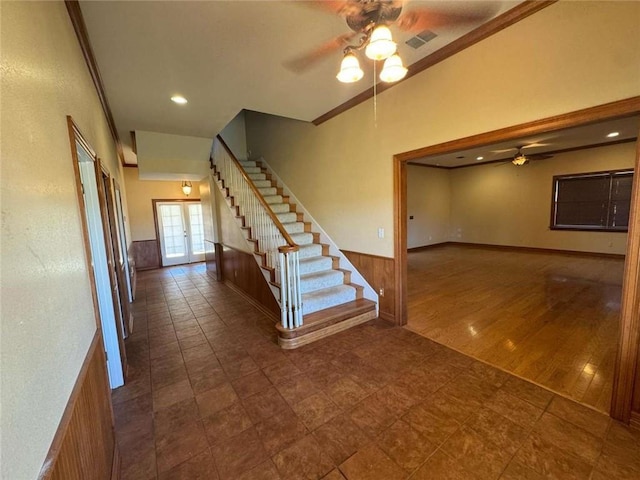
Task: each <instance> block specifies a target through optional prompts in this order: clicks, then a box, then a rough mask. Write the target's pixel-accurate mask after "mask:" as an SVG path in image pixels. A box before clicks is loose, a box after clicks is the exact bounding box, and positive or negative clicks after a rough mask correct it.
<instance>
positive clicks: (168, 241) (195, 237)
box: [157, 202, 204, 267]
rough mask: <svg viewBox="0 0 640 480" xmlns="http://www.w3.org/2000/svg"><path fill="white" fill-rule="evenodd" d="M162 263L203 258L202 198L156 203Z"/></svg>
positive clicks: (165, 264) (197, 260) (165, 265)
mask: <svg viewBox="0 0 640 480" xmlns="http://www.w3.org/2000/svg"><path fill="white" fill-rule="evenodd" d="M157 215H158V230H159V237H160V250H161V252H162V266H163V267H168V266H170V265H179V264H182V263H193V262H202V261H204V226H203V220H202V206H201V205H200V202H197V203H196V202H166V203H160V202H159V203H157Z"/></svg>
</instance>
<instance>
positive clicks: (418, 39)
mask: <svg viewBox="0 0 640 480" xmlns="http://www.w3.org/2000/svg"><path fill="white" fill-rule="evenodd" d="M437 36H438V35H437V34H436V33H433V32H432V31H431V30H424V31H422V32H420V33H419V34H418V35H416V36H415V37H411V38H410V39H409V40H407V41H406V42H404V43H406V44H407V45H409V46H410V47H411V48H415V49H418V48H420V47H421V46H422V45H424V44H425V43H427V42H429V41H431V40H433V39H434V38H436V37H437Z"/></svg>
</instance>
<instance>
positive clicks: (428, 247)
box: [407, 242, 453, 252]
mask: <svg viewBox="0 0 640 480" xmlns="http://www.w3.org/2000/svg"><path fill="white" fill-rule="evenodd" d="M452 243H453V242H441V243H432V244H430V245H422V246H421V247H411V248H407V252H422V251H423V250H433V249H434V248H442V247H446V246H447V245H451V244H452Z"/></svg>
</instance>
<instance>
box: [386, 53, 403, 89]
mask: <svg viewBox="0 0 640 480" xmlns="http://www.w3.org/2000/svg"><path fill="white" fill-rule="evenodd" d="M406 74H407V69H406V68H405V67H404V65H402V59H401V58H400V55H398V54H397V53H396V54H394V55H391V56H390V57H389V58H387V59H386V60H385V61H384V66H383V67H382V71H381V72H380V80H382V81H383V82H388V83H390V82H397V81H398V80H401V79H403V78H404V76H405V75H406Z"/></svg>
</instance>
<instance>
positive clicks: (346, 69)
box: [336, 53, 364, 83]
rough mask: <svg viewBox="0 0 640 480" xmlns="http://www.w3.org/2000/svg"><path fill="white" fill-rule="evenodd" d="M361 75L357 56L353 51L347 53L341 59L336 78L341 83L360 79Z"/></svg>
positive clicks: (362, 73)
mask: <svg viewBox="0 0 640 480" xmlns="http://www.w3.org/2000/svg"><path fill="white" fill-rule="evenodd" d="M363 75H364V72H363V71H362V69H361V68H360V63H359V62H358V58H357V57H356V56H355V55H354V54H353V53H347V54H346V55H345V56H344V58H343V59H342V63H341V64H340V71H339V72H338V74H337V75H336V78H337V79H338V80H340V81H341V82H342V83H353V82H357V81H358V80H360V79H361V78H362V76H363Z"/></svg>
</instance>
